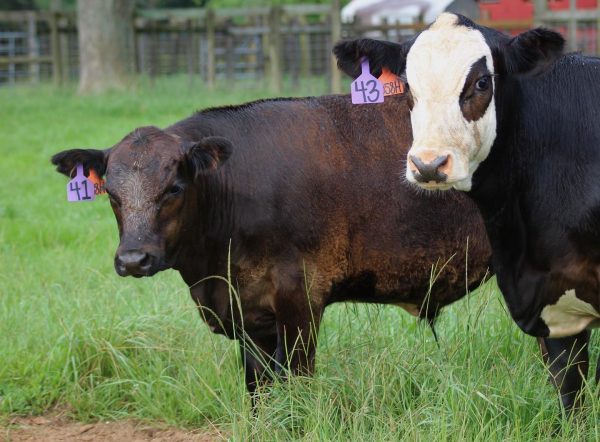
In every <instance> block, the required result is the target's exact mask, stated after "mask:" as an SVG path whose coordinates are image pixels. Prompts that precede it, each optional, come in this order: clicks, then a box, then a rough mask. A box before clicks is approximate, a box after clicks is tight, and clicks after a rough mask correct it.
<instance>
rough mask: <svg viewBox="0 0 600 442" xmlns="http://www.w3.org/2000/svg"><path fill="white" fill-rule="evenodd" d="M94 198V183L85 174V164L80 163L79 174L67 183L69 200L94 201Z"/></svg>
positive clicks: (78, 166)
mask: <svg viewBox="0 0 600 442" xmlns="http://www.w3.org/2000/svg"><path fill="white" fill-rule="evenodd" d="M94 198H96V195H95V193H94V184H93V183H92V182H91V181H90V180H88V179H87V178H86V176H85V175H84V174H83V166H82V165H81V164H78V165H77V175H75V178H73V179H72V180H71V181H69V182H68V183H67V201H70V202H77V201H93V200H94Z"/></svg>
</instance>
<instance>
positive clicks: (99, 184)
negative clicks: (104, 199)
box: [88, 169, 106, 195]
mask: <svg viewBox="0 0 600 442" xmlns="http://www.w3.org/2000/svg"><path fill="white" fill-rule="evenodd" d="M88 180H90V181H91V182H92V184H94V194H96V195H102V194H105V193H106V189H105V187H104V184H105V181H104V180H103V179H102V178H100V177H99V176H98V174H97V173H96V171H95V170H94V169H90V175H89V176H88Z"/></svg>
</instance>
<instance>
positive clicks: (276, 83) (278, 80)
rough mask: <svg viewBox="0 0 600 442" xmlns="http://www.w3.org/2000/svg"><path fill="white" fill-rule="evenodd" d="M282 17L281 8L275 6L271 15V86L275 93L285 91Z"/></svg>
mask: <svg viewBox="0 0 600 442" xmlns="http://www.w3.org/2000/svg"><path fill="white" fill-rule="evenodd" d="M281 16H282V9H281V7H280V6H273V7H272V8H271V11H270V13H269V65H270V71H271V72H270V74H271V86H272V90H273V92H275V93H278V94H279V93H281V91H282V89H283V79H282V76H283V72H282V68H281Z"/></svg>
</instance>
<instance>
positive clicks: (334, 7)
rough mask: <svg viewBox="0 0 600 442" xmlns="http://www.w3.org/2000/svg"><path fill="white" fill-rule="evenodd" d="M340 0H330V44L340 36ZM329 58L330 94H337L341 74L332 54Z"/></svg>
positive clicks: (339, 87)
mask: <svg viewBox="0 0 600 442" xmlns="http://www.w3.org/2000/svg"><path fill="white" fill-rule="evenodd" d="M340 11H341V9H340V0H333V1H332V2H331V11H330V16H331V46H333V45H334V44H335V43H336V42H338V41H339V40H340V39H341V38H342V17H341V13H340ZM329 58H330V60H331V62H330V63H331V84H330V91H331V93H332V94H339V93H341V92H342V74H341V72H340V70H339V69H338V68H337V62H336V59H335V57H334V56H333V54H330V55H329Z"/></svg>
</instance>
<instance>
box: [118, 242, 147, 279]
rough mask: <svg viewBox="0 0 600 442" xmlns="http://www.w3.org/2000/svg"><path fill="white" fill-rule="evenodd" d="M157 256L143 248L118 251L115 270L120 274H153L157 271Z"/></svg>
mask: <svg viewBox="0 0 600 442" xmlns="http://www.w3.org/2000/svg"><path fill="white" fill-rule="evenodd" d="M155 263H156V258H155V257H154V256H152V255H151V254H149V253H147V252H145V251H143V250H139V249H138V250H125V251H122V252H121V251H117V254H116V255H115V270H116V271H117V273H118V274H119V275H120V276H135V277H138V278H139V277H142V276H151V275H153V274H154V273H156V270H155Z"/></svg>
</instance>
